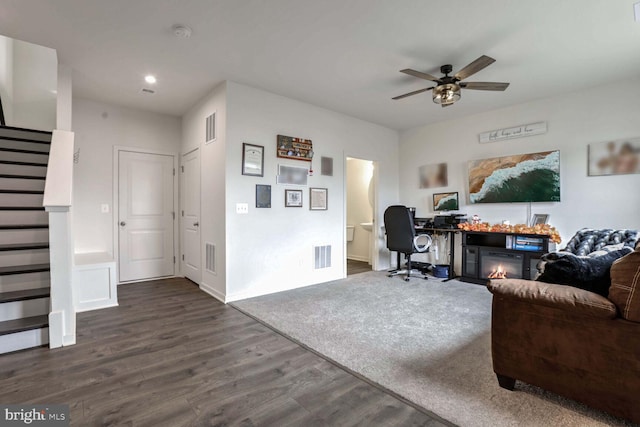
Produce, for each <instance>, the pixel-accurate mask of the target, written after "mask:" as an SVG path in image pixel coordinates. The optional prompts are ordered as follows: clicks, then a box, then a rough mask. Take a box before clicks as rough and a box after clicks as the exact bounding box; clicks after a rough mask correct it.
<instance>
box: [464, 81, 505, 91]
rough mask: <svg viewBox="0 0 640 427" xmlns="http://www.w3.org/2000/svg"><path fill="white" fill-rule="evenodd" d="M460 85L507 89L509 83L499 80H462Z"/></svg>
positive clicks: (471, 87)
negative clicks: (499, 81)
mask: <svg viewBox="0 0 640 427" xmlns="http://www.w3.org/2000/svg"><path fill="white" fill-rule="evenodd" d="M458 84H459V85H460V87H462V88H465V89H474V90H505V89H506V88H508V87H509V83H498V82H460V83H458Z"/></svg>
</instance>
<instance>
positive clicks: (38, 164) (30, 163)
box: [0, 160, 48, 168]
mask: <svg viewBox="0 0 640 427" xmlns="http://www.w3.org/2000/svg"><path fill="white" fill-rule="evenodd" d="M0 164H3V165H16V166H40V167H45V168H46V167H47V166H48V164H47V163H37V162H17V161H14V160H0Z"/></svg>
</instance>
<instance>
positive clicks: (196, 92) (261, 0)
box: [0, 0, 640, 130]
mask: <svg viewBox="0 0 640 427" xmlns="http://www.w3.org/2000/svg"><path fill="white" fill-rule="evenodd" d="M634 1H635V0H607V1H605V0H533V1H528V2H525V1H522V0H520V1H515V0H482V1H468V0H466V1H465V0H448V1H446V2H445V1H434V0H395V1H389V0H215V1H214V0H3V1H2V3H0V33H1V34H3V35H6V36H9V37H13V38H17V39H21V40H25V41H28V42H31V43H36V44H40V45H43V46H48V47H52V48H55V49H57V51H58V55H59V60H60V62H61V63H63V64H65V65H67V66H70V67H71V68H72V69H73V90H74V95H76V96H80V97H84V98H91V99H96V100H101V101H105V102H109V103H115V104H119V105H125V106H130V107H135V108H141V109H144V110H149V111H155V112H160V113H166V114H172V115H182V114H183V113H184V112H185V111H186V110H187V109H188V108H189V107H191V106H192V105H193V104H194V103H195V102H196V101H197V100H198V99H200V98H201V97H202V96H204V95H205V94H206V93H207V92H208V91H210V90H211V89H212V88H213V87H214V86H216V85H217V84H219V83H220V82H222V81H224V80H233V81H236V82H239V83H243V84H247V85H250V86H254V87H257V88H261V89H264V90H267V91H270V92H274V93H277V94H281V95H284V96H287V97H290V98H294V99H298V100H301V101H304V102H308V103H311V104H315V105H318V106H321V107H325V108H328V109H331V110H334V111H338V112H341V113H345V114H348V115H351V116H354V117H358V118H361V119H364V120H367V121H370V122H374V123H378V124H381V125H384V126H388V127H391V128H394V129H399V130H403V129H408V128H411V127H415V126H420V125H424V124H427V123H432V122H436V121H441V120H449V119H455V118H456V117H460V116H462V115H470V114H475V113H479V112H482V111H486V110H491V109H495V108H499V107H505V106H509V105H514V104H519V103H522V102H526V101H529V100H532V99H537V98H545V97H549V96H553V95H554V94H557V93H562V92H572V91H576V90H581V89H585V88H589V87H592V86H599V85H603V84H606V83H607V82H611V83H612V84H619V83H620V82H624V79H625V78H629V77H635V76H638V75H639V71H640V23H639V22H634V19H633V2H634ZM174 24H185V25H188V26H190V27H191V28H192V29H193V35H192V36H191V38H190V39H178V38H176V37H175V36H174V35H173V33H172V31H171V27H172V26H173V25H174ZM482 54H486V55H489V56H491V57H493V58H495V59H496V62H495V63H494V64H493V65H490V66H489V67H488V68H486V69H484V70H482V71H480V72H479V73H478V74H476V75H474V76H473V77H470V78H469V79H468V80H467V81H474V80H475V81H498V82H501V81H507V82H510V83H511V86H510V87H509V88H508V89H507V90H506V91H505V92H485V91H472V90H464V89H463V93H462V99H461V100H460V101H459V102H458V103H456V104H455V105H454V106H452V107H449V108H441V107H440V106H438V105H436V104H433V103H432V101H431V98H430V92H426V93H424V94H421V95H416V96H414V97H410V98H406V99H404V100H399V101H392V100H391V97H393V96H396V95H400V94H403V93H406V92H409V91H412V90H416V89H421V88H424V87H428V86H430V84H429V82H427V81H420V80H419V79H417V78H415V77H410V76H406V75H402V74H401V73H399V72H398V70H400V69H403V68H414V69H417V70H421V71H425V72H428V73H431V74H435V75H437V76H439V75H440V74H439V67H440V65H442V64H447V63H450V64H453V68H454V72H455V71H457V70H458V69H460V68H462V67H463V66H464V65H466V64H468V63H469V62H471V61H473V60H474V59H476V58H477V57H479V56H480V55H482ZM147 73H153V74H155V75H156V76H157V78H158V83H157V84H156V85H155V87H154V89H155V90H156V94H154V95H148V94H143V93H141V92H140V90H141V88H142V87H143V86H144V81H143V77H144V75H145V74H147ZM602 100H603V102H611V103H615V99H612V100H607V97H606V92H605V93H603V97H602Z"/></svg>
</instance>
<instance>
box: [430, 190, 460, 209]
mask: <svg viewBox="0 0 640 427" xmlns="http://www.w3.org/2000/svg"><path fill="white" fill-rule="evenodd" d="M459 208H460V206H459V204H458V192H457V191H456V192H451V193H433V210H434V211H457V210H458V209H459Z"/></svg>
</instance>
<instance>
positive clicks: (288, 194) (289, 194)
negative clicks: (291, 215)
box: [284, 190, 302, 208]
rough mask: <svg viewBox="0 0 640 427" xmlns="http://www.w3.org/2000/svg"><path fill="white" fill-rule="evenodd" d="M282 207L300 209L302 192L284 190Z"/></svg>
mask: <svg viewBox="0 0 640 427" xmlns="http://www.w3.org/2000/svg"><path fill="white" fill-rule="evenodd" d="M284 206H285V207H287V208H301V207H302V190H284Z"/></svg>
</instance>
